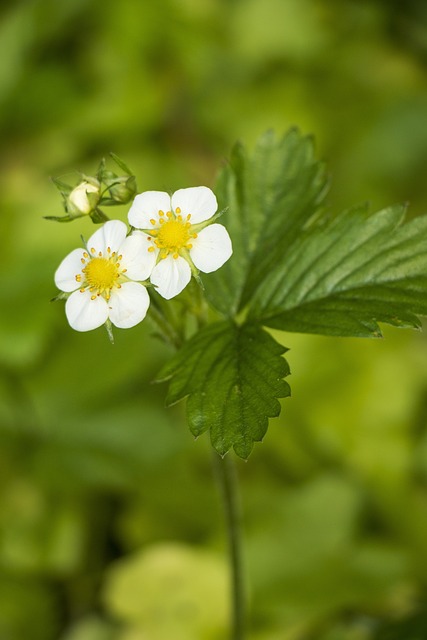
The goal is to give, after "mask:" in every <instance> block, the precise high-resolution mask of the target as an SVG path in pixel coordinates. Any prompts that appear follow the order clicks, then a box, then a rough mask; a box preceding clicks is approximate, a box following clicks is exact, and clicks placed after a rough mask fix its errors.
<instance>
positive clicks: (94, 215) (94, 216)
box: [86, 208, 110, 224]
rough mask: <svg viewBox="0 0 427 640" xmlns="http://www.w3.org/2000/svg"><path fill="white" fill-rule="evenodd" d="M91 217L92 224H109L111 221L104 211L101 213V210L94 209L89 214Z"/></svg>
mask: <svg viewBox="0 0 427 640" xmlns="http://www.w3.org/2000/svg"><path fill="white" fill-rule="evenodd" d="M86 215H89V217H90V218H91V220H92V222H93V223H94V224H102V223H103V222H108V220H109V219H110V218H109V217H108V216H106V215H105V213H104V212H103V211H101V209H98V208H96V209H94V210H93V211H91V212H90V213H89V214H86Z"/></svg>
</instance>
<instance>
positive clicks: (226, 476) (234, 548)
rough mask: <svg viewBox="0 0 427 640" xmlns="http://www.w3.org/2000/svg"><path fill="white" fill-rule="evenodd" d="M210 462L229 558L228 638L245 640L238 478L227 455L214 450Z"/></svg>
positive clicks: (244, 599) (244, 602)
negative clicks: (222, 455) (221, 506)
mask: <svg viewBox="0 0 427 640" xmlns="http://www.w3.org/2000/svg"><path fill="white" fill-rule="evenodd" d="M213 464H214V468H215V473H216V476H217V479H218V485H219V488H220V493H221V497H222V502H223V508H224V518H225V524H226V529H227V538H228V547H229V557H230V570H231V599H232V610H231V635H230V640H244V639H245V636H246V589H245V579H244V569H243V553H242V526H241V520H242V515H241V513H242V512H241V504H240V495H239V487H238V477H237V472H236V468H235V464H234V461H233V459H232V458H231V456H230V455H226V456H224V458H221V456H219V455H218V454H217V453H216V451H213Z"/></svg>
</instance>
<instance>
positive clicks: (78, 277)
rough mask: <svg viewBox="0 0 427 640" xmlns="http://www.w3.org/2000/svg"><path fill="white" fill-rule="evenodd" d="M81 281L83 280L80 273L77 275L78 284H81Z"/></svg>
mask: <svg viewBox="0 0 427 640" xmlns="http://www.w3.org/2000/svg"><path fill="white" fill-rule="evenodd" d="M81 279H82V277H81V275H80V273H78V274H77V275H76V280H77V282H81Z"/></svg>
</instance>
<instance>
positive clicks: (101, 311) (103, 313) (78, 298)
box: [65, 291, 108, 331]
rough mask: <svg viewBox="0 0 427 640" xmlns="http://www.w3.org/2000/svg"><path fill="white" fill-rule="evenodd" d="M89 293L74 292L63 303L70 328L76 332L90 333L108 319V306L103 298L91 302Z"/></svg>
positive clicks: (98, 297) (99, 297)
mask: <svg viewBox="0 0 427 640" xmlns="http://www.w3.org/2000/svg"><path fill="white" fill-rule="evenodd" d="M91 296H92V294H91V292H90V291H83V293H82V292H81V291H75V292H74V293H72V294H71V295H70V297H69V298H68V300H67V302H66V303H65V313H66V315H67V320H68V322H69V323H70V326H71V327H72V328H73V329H75V330H76V331H91V330H92V329H96V328H97V327H100V326H101V325H102V324H104V322H105V321H106V320H107V318H108V305H107V303H106V301H105V300H104V298H102V297H101V296H97V297H96V298H95V300H91Z"/></svg>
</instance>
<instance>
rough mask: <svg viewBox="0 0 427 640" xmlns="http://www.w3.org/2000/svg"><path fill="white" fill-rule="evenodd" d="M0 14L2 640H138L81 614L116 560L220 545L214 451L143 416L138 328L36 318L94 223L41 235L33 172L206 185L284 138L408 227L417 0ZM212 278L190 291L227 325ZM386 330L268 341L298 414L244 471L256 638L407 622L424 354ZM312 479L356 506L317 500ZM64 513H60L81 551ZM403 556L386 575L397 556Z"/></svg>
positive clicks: (421, 131)
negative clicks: (305, 134) (369, 335)
mask: <svg viewBox="0 0 427 640" xmlns="http://www.w3.org/2000/svg"><path fill="white" fill-rule="evenodd" d="M0 13H1V21H0V85H1V96H0V113H1V116H2V117H1V119H0V127H1V134H2V135H1V137H0V145H1V150H2V153H1V158H2V163H1V164H2V167H1V172H0V204H1V212H2V214H1V216H0V228H1V234H2V236H1V237H2V260H3V269H2V271H1V274H0V281H1V289H2V303H3V307H2V313H1V314H0V374H1V376H0V435H1V446H0V493H1V508H2V513H3V516H2V531H1V535H0V538H1V539H2V548H1V550H0V573H1V576H2V578H1V585H0V592H1V593H0V600H1V602H0V629H1V632H0V637H2V640H3V637H4V639H5V640H6V639H7V640H29V639H31V640H36V639H37V640H57V639H58V638H61V640H63V638H66V639H67V640H69V638H72V639H73V640H75V639H76V638H78V640H101V638H102V640H107V638H108V640H110V636H111V637H113V638H114V640H124V639H125V638H126V640H130V638H131V637H132V638H133V639H134V638H135V633H132V631H134V629H133V628H131V624H132V623H131V622H130V621H128V620H124V619H122V618H121V617H120V619H119V621H118V620H117V618H116V613H115V612H113V610H112V602H111V603H110V602H109V603H104V604H102V603H101V602H100V598H99V593H100V591H103V592H105V584H106V581H107V576H108V577H109V576H111V575H112V572H110V569H112V567H113V566H114V565H115V562H116V560H117V556H121V557H126V556H129V557H130V558H132V560H134V559H135V557H136V556H135V555H134V553H132V552H135V553H136V551H137V550H140V549H147V550H150V547H151V545H152V544H153V542H154V541H156V542H158V541H159V540H172V541H177V540H185V541H188V543H189V547H191V548H193V549H196V550H198V549H199V548H203V549H206V550H208V551H209V550H210V551H211V552H214V553H215V554H216V553H217V552H218V550H219V548H221V551H222V550H223V545H222V540H223V524H222V521H221V518H220V512H219V510H218V504H217V501H216V495H215V492H214V488H213V486H212V477H211V474H210V472H209V468H208V467H207V460H208V457H209V451H208V442H205V440H207V439H205V438H200V439H199V441H198V442H197V443H196V445H195V444H194V442H193V440H192V438H191V437H190V438H189V437H188V435H187V434H186V431H185V421H184V418H183V416H182V413H183V412H182V411H181V406H180V405H177V406H176V407H173V408H171V409H170V410H169V411H167V412H165V411H163V412H162V411H161V403H162V400H163V398H164V390H163V389H162V388H161V387H159V388H156V387H153V386H151V385H150V380H152V379H153V377H154V376H155V375H156V373H157V372H158V370H159V368H160V367H161V366H162V364H163V362H164V360H165V357H166V353H165V349H164V348H163V347H162V345H161V344H160V342H159V341H156V340H153V339H152V337H151V335H150V334H149V332H148V331H147V329H148V327H146V326H142V327H141V328H136V329H135V330H132V331H128V332H124V331H123V332H117V333H116V336H115V338H116V345H115V347H114V348H112V347H111V346H110V345H109V344H108V339H107V336H106V335H105V331H99V332H94V333H93V334H92V335H78V336H77V335H75V334H74V333H73V332H72V331H70V329H69V328H68V327H67V326H66V323H65V322H64V317H63V310H62V308H61V305H59V304H58V305H50V304H49V302H48V301H49V300H50V298H51V297H52V296H53V295H54V293H55V287H54V285H53V283H52V280H51V278H52V273H53V271H54V269H55V268H56V266H57V265H58V264H59V262H60V261H61V260H62V258H63V257H64V256H65V255H66V253H67V252H69V251H70V250H71V249H73V248H74V247H75V246H76V244H75V241H76V238H77V237H78V235H79V233H82V234H83V235H84V236H85V237H89V236H90V234H91V233H93V225H92V221H91V220H90V219H89V218H87V217H85V218H80V219H79V221H78V222H76V223H75V225H77V226H78V229H77V227H76V226H74V225H56V224H49V223H47V222H46V221H45V220H42V219H41V215H42V214H46V215H49V214H53V215H55V214H60V213H61V212H60V211H59V209H58V193H57V192H56V190H55V189H53V188H52V186H51V185H50V184H49V182H48V181H47V180H46V176H49V175H61V176H63V174H64V171H68V170H69V168H70V167H78V168H81V169H82V171H84V172H85V173H89V174H90V173H91V172H92V170H93V168H94V167H96V163H97V162H98V160H99V157H100V156H102V155H104V154H107V153H108V151H109V150H110V149H113V150H115V151H116V152H117V153H118V154H119V155H120V156H121V157H123V158H126V161H128V162H129V165H130V166H131V167H132V168H133V169H134V171H135V173H136V174H137V177H138V185H139V189H140V190H141V191H142V190H145V189H151V188H156V189H161V190H171V191H173V190H175V189H177V188H180V187H182V186H190V185H194V184H208V185H210V184H211V180H212V175H213V172H214V171H215V168H216V167H217V166H218V164H219V163H220V162H221V160H222V158H223V157H224V155H225V154H226V153H227V150H228V149H229V148H230V147H231V145H232V144H233V143H234V141H235V140H236V139H242V140H245V141H247V142H248V145H249V146H250V147H252V145H253V144H254V141H255V140H256V139H257V137H258V136H259V134H260V133H261V132H262V131H264V130H265V129H266V128H267V127H274V129H275V130H276V131H279V132H280V131H284V130H286V129H287V128H288V127H289V126H290V125H291V124H292V123H295V122H297V123H299V124H300V126H301V127H302V129H303V130H304V131H314V132H315V133H316V140H317V147H318V155H319V156H320V157H322V158H326V159H327V162H328V167H329V170H330V171H331V174H332V176H333V187H332V190H331V192H330V194H329V201H330V203H331V208H332V209H333V210H334V211H337V212H338V211H342V210H343V209H344V208H345V207H347V206H348V205H349V203H358V202H360V201H362V200H364V199H365V198H369V199H370V201H371V202H372V206H371V210H373V211H378V210H380V209H382V208H383V207H384V206H386V205H387V204H389V203H394V202H405V201H406V200H408V199H409V200H410V202H411V212H413V214H414V215H416V214H418V213H420V212H423V211H425V203H426V200H427V181H426V179H425V167H426V162H427V154H426V148H427V128H426V127H425V114H426V109H427V73H426V65H425V60H426V53H427V27H426V25H427V20H426V17H427V5H426V3H425V2H424V1H423V0H407V2H404V3H397V2H393V3H391V2H384V1H383V2H371V3H369V2H339V1H337V0H333V1H332V2H331V1H330V0H287V1H286V2H283V1H282V0H248V1H246V2H227V1H226V0H218V1H216V0H207V1H206V2H199V1H198V0H183V1H178V0H161V1H160V2H158V3H157V2H156V3H142V2H140V1H139V0H124V1H123V2H122V3H120V7H119V10H118V5H117V3H106V2H105V1H104V0H90V1H89V2H87V1H86V0H85V1H84V0H64V1H62V2H56V1H54V0H28V1H26V2H9V3H7V2H6V3H2V7H1V9H0ZM165 16H168V19H167V20H166V19H165ZM245 153H246V152H245ZM228 170H229V168H228V167H226V168H225V169H224V171H225V172H227V171H228ZM63 179H64V180H66V178H65V177H64V178H63ZM74 180H75V176H73V177H72V178H70V183H71V184H74ZM221 180H223V178H221ZM220 183H221V181H220ZM220 183H219V184H220ZM219 195H220V197H221V198H222V196H221V194H219ZM223 202H224V199H222V204H223ZM222 204H221V206H222ZM229 205H230V211H231V201H230V203H229ZM108 211H109V210H106V212H107V213H108ZM126 213H127V211H126V207H123V208H122V209H120V208H119V207H117V208H116V209H115V211H114V214H117V217H120V218H121V219H122V220H125V219H126ZM228 218H229V213H226V214H224V216H223V217H222V218H221V220H220V222H221V223H223V224H226V225H228V223H229V220H228ZM230 228H231V227H230ZM229 265H230V266H231V262H230V263H229ZM225 268H226V267H224V269H225ZM227 268H228V267H227ZM220 274H221V276H222V272H220V271H219V272H218V276H219V275H220ZM215 277H216V275H215V274H212V275H207V276H204V278H203V280H204V284H205V286H206V290H207V291H208V293H209V295H210V296H211V300H212V301H214V302H215V304H216V305H217V307H218V308H219V309H220V310H221V311H223V312H224V313H226V314H227V313H228V307H227V306H226V305H224V306H221V300H220V298H221V297H222V295H223V294H221V295H218V294H217V295H216V296H215V291H214V290H213V289H214V288H213V287H211V286H210V280H211V279H212V281H213V280H214V278H215ZM144 324H145V323H144ZM384 333H385V340H383V341H376V340H370V341H366V342H364V343H363V344H360V342H357V341H356V340H353V339H351V338H349V339H346V340H335V339H331V338H324V337H322V336H310V337H309V336H307V335H305V336H302V335H299V334H297V333H292V334H288V335H287V336H286V343H285V344H286V345H287V346H288V347H290V348H291V350H290V352H289V354H287V356H289V357H291V364H292V369H293V371H294V376H293V398H292V402H287V403H285V404H286V405H287V406H286V413H285V412H283V413H284V415H283V416H282V417H279V418H278V419H277V420H274V421H273V422H272V424H271V427H270V434H269V437H268V438H265V440H264V443H263V446H262V447H260V448H259V449H258V451H257V455H256V456H253V457H252V459H251V462H250V464H246V463H240V461H239V460H237V464H238V470H239V474H240V476H241V478H242V480H243V501H244V505H245V534H246V540H247V542H248V545H247V549H246V555H247V558H248V561H249V563H250V567H251V569H253V571H254V572H253V574H252V585H253V588H254V591H253V592H252V598H251V614H252V623H253V625H252V626H253V633H252V634H251V637H252V636H253V638H254V640H279V639H280V640H290V639H291V638H292V640H306V639H307V638H310V640H374V638H375V636H376V630H377V629H379V630H381V627H384V628H383V630H382V638H381V640H383V639H384V636H385V637H387V634H388V636H390V635H392V637H393V640H395V639H396V640H397V638H399V640H401V638H402V640H403V639H404V640H409V638H407V637H406V636H408V635H410V634H412V635H415V634H418V636H419V635H420V629H422V630H423V631H424V628H425V575H426V572H427V538H426V535H425V531H426V530H427V523H426V509H425V485H426V479H427V432H426V425H427V415H426V389H427V341H426V340H425V334H420V333H418V332H398V331H396V330H394V329H393V328H390V329H388V328H387V327H386V328H385V331H384ZM275 337H276V338H277V337H278V336H275ZM137 344H140V345H142V346H141V348H140V349H137V348H136V345H137ZM124 405H126V407H127V411H124ZM6 434H7V437H6ZM28 434H31V435H32V437H28ZM35 441H36V443H35ZM325 474H326V475H327V477H329V474H331V475H332V477H333V478H336V481H337V484H338V485H339V484H340V483H341V486H342V484H344V485H345V486H348V485H349V484H350V485H351V490H350V491H348V492H346V491H342V492H341V493H339V492H333V491H330V492H329V493H328V492H326V491H325V490H324V489H323V492H322V490H321V487H323V488H324V484H325V481H324V478H325ZM23 477H24V478H25V486H26V487H30V488H31V487H36V488H37V494H38V498H37V500H38V501H39V502H38V504H39V505H41V506H42V507H43V508H41V509H40V510H38V511H37V510H35V509H34V503H30V504H29V502H28V497H27V498H25V499H24V498H23V493H22V484H23V483H22V478H23ZM19 487H21V490H18V489H19ZM33 493H34V491H33ZM52 494H53V498H52ZM347 494H348V495H349V496H350V497H349V498H348V497H347V499H346V500H345V498H346V495H347ZM322 495H323V496H324V498H323V499H321V498H322ZM339 495H341V496H342V497H341V499H338V497H339ZM309 496H311V500H309ZM352 496H353V497H352ZM52 499H53V504H54V508H52V506H51V505H52ZM309 503H310V504H309ZM288 504H289V507H287V506H286V505H288ZM61 505H62V509H63V510H64V512H65V511H66V510H73V513H75V514H77V516H78V518H79V523H80V525H79V526H81V527H82V529H81V534H82V535H81V536H79V541H80V544H78V545H76V537H75V531H76V522H75V519H74V520H73V518H68V517H66V518H64V519H63V520H62V518H61V517H59V516H60V514H61V513H62V509H61V508H60V506H61ZM299 505H301V507H299ZM358 505H359V506H358ZM343 511H344V512H345V514H346V513H348V512H349V511H350V515H353V519H351V518H350V517H348V520H347V522H345V521H344V516H343ZM340 518H341V519H340ZM60 521H61V522H62V524H61V526H60V527H59V522H60ZM320 526H321V530H320V534H321V539H320V538H319V543H318V541H317V538H316V530H317V529H319V528H320ZM25 529H27V531H25ZM60 530H61V531H62V535H61V536H59V533H60ZM288 530H289V533H287V531H288ZM337 531H339V532H340V533H341V537H340V538H339V539H337ZM343 531H344V533H343V534H342V532H343ZM56 534H57V535H56ZM309 534H311V535H309ZM58 536H59V537H58ZM342 538H345V539H344V542H345V544H344V551H343V544H342ZM50 540H52V542H50ZM58 540H61V541H62V542H61V545H60V548H61V549H63V548H66V553H65V551H64V555H63V556H62V553H61V557H66V556H67V557H68V558H70V559H76V558H78V560H79V561H78V562H77V563H71V562H68V563H67V566H68V569H67V572H64V573H62V575H61V577H60V579H59V580H58V574H57V572H58V569H60V570H61V567H62V571H64V563H63V562H62V561H61V562H60V563H56V562H55V563H54V562H53V556H54V555H55V554H54V553H53V551H50V552H49V553H47V550H48V547H50V546H51V544H54V545H57V544H58ZM298 540H301V542H302V541H305V543H306V544H305V545H304V548H303V546H302V544H301V545H300V546H297V541H298ZM328 540H332V541H333V542H334V544H333V543H331V544H330V546H329V547H328V546H327V544H326V542H327V541H328ZM6 543H7V544H6ZM335 543H336V544H335ZM37 544H38V545H39V546H37ZM318 544H319V547H318V548H317V550H316V547H317V545H318ZM25 547H26V550H25ZM56 548H57V547H56ZM307 550H308V551H309V552H310V553H309V556H310V560H312V562H308V561H307V562H306V563H304V555H305V554H306V553H307ZM366 551H369V553H368V554H367V553H366ZM261 552H262V554H261ZM296 555H298V556H299V557H298V558H296ZM408 556H409V558H410V561H409V563H408V565H407V566H406V569H405V570H402V567H401V566H400V565H399V564H398V563H396V560H398V558H399V557H400V558H402V557H408ZM56 557H57V558H58V556H56ZM163 557H164V560H165V561H166V559H167V556H166V555H165V556H163ZM352 557H353V558H354V559H353V560H352ZM34 558H36V559H37V562H34ZM24 560H25V561H26V563H24V562H23V561H24ZM298 560H299V564H298V562H297V561H298ZM307 560H308V558H307ZM358 560H360V561H361V562H360V564H358ZM362 560H364V562H363V564H362ZM27 561H28V563H27ZM29 561H33V562H32V564H30V563H29ZM342 562H343V563H344V566H343V568H342V570H341V571H340V567H339V566H338V565H339V563H342ZM291 564H292V567H293V575H294V576H295V575H298V576H299V579H298V585H299V588H298V590H297V591H295V592H292V584H291V583H290V581H289V579H288V571H287V568H288V566H291ZM71 567H74V568H73V569H71ZM399 567H400V568H399ZM53 568H54V571H52V569H53ZM204 568H205V570H206V567H205V565H204ZM153 573H154V575H153V579H155V578H157V576H158V574H157V573H156V572H153ZM192 575H194V577H195V580H197V579H198V576H197V571H195V573H194V574H192ZM329 576H330V580H329ZM205 577H206V580H207V581H208V580H210V579H211V577H212V576H211V575H210V573H208V572H206V574H205ZM141 578H142V580H143V579H144V576H141ZM108 579H109V578H108ZM355 579H356V580H357V583H355ZM316 585H317V586H316ZM319 585H320V586H319ZM365 585H366V588H365ZM168 586H169V587H170V585H167V584H166V588H167V587H168ZM308 594H310V597H309V595H308ZM352 594H353V595H352ZM150 595H152V598H151V600H150V603H151V606H152V612H153V617H152V627H153V628H154V627H156V618H155V612H156V611H164V607H165V606H166V604H167V603H166V602H165V600H164V591H162V589H158V590H156V592H155V593H152V594H151V593H150ZM135 597H136V596H135ZM208 597H209V598H210V601H209V610H210V612H211V616H212V618H213V624H215V619H214V618H215V611H216V607H217V602H216V595H215V593H209V596H208ZM289 597H292V599H291V602H292V604H293V605H294V606H293V608H292V611H291V612H290V613H291V614H292V621H291V622H288V621H289V619H290V616H289V608H288V609H287V610H286V617H285V616H284V615H283V609H284V607H283V604H284V603H285V602H286V601H287V599H288V598H289ZM144 606H145V603H144V602H143V601H141V607H142V608H144ZM307 609H309V611H310V615H309V616H307ZM387 622H388V624H387ZM118 623H119V624H118ZM382 623H383V624H382ZM157 624H158V625H159V626H160V625H161V620H159V619H157ZM207 624H208V622H207V620H206V626H207ZM422 625H424V628H423V627H422ZM110 629H111V631H110ZM156 631H157V630H156ZM173 632H174V630H173V629H172V631H171V630H170V629H169V630H168V632H167V634H166V635H165V634H163V637H162V638H161V640H170V639H171V637H173ZM143 633H144V631H142V632H141V631H140V630H139V631H138V636H137V637H138V640H140V637H141V635H142V634H143ZM159 633H160V630H159ZM131 634H132V635H131ZM145 635H147V634H146V633H145ZM224 635H225V634H224V633H223V634H222V636H221V637H224ZM415 637H417V636H416V635H415ZM421 637H422V636H421ZM375 640H376V638H375ZM410 640H413V639H412V638H411V639H410ZM414 640H415V639H414ZM417 640H418V639H417Z"/></svg>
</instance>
